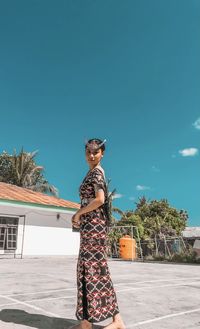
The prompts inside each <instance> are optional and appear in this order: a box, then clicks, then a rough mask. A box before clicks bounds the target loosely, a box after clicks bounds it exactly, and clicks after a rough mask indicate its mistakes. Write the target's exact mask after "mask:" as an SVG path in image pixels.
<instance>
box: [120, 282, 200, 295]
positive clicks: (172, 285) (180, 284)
mask: <svg viewBox="0 0 200 329" xmlns="http://www.w3.org/2000/svg"><path fill="white" fill-rule="evenodd" d="M191 284H198V285H199V284H200V282H197V281H193V282H187V283H177V284H165V285H160V286H151V287H150V286H144V287H133V288H130V287H128V288H126V289H122V290H117V293H118V292H124V291H131V290H142V289H156V288H165V287H178V286H190V285H191Z"/></svg>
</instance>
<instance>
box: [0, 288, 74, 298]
mask: <svg viewBox="0 0 200 329" xmlns="http://www.w3.org/2000/svg"><path fill="white" fill-rule="evenodd" d="M75 289H76V288H75V287H74V288H64V289H56V290H45V291H34V292H26V293H22V294H11V295H2V296H5V297H6V296H8V297H12V296H14V297H15V296H26V295H37V294H49V293H51V292H60V291H67V290H75Z"/></svg>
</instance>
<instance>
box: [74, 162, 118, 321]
mask: <svg viewBox="0 0 200 329" xmlns="http://www.w3.org/2000/svg"><path fill="white" fill-rule="evenodd" d="M105 183H106V182H105V176H104V171H103V168H102V167H100V166H97V167H95V168H94V169H92V170H89V172H88V173H87V175H86V176H85V178H84V180H83V182H82V184H81V185H80V188H79V195H80V199H81V207H84V206H86V205H87V204H88V203H89V202H90V201H91V199H94V198H95V192H96V191H97V190H98V189H103V190H104V191H105ZM107 233H108V229H107V224H106V215H105V212H104V209H103V207H102V206H100V207H99V208H97V209H95V210H93V211H90V212H87V213H85V214H83V215H81V225H80V249H79V255H78V261H77V307H76V312H75V315H76V317H77V319H78V320H83V319H86V320H88V321H90V322H92V323H94V322H100V321H103V320H105V319H107V318H109V317H112V316H113V315H115V314H117V313H119V307H118V302H117V297H116V293H115V290H114V287H113V283H112V280H111V276H110V271H109V268H108V264H107Z"/></svg>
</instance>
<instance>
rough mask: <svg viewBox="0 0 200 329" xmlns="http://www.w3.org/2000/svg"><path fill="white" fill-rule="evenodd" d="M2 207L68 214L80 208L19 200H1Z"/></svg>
mask: <svg viewBox="0 0 200 329" xmlns="http://www.w3.org/2000/svg"><path fill="white" fill-rule="evenodd" d="M0 205H4V206H8V205H10V206H14V207H22V208H27V209H33V208H34V209H35V208H37V209H41V210H48V211H52V212H65V213H66V212H67V213H74V212H76V211H77V210H78V208H69V207H62V206H55V205H46V204H40V203H33V202H24V201H17V200H9V199H0Z"/></svg>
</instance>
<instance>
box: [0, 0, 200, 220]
mask: <svg viewBox="0 0 200 329" xmlns="http://www.w3.org/2000/svg"><path fill="white" fill-rule="evenodd" d="M199 36H200V1H199V0H189V1H188V0H187V1H185V0H166V1H160V0H151V1H149V0H140V1H138V0H137V1H136V0H126V1H123V0H120V1H118V0H112V1H110V0H102V1H100V0H99V1H97V0H84V1H82V0H76V1H74V0H67V1H66V0H58V1H55V0H54V1H50V0H48V1H47V0H42V1H40V0H34V1H33V0H29V1H27V0H23V1H22V0H18V1H15V0H9V1H1V2H0V110H1V120H0V129H1V144H0V151H1V152H2V151H3V150H7V151H8V152H12V151H13V149H14V148H16V149H17V150H18V151H19V150H20V149H21V147H22V146H23V147H24V149H25V150H26V151H33V150H39V155H38V157H37V162H38V164H41V165H44V167H45V169H46V176H47V179H48V180H49V182H50V183H52V184H53V185H55V186H56V187H57V188H58V189H59V191H60V197H62V198H65V199H69V200H73V201H78V202H79V196H78V187H79V184H80V182H81V180H82V179H83V177H84V175H85V173H86V172H87V170H88V167H87V164H86V162H85V156H84V141H85V139H86V138H88V139H89V138H93V137H98V138H106V139H107V151H106V154H105V157H104V160H103V162H102V165H103V167H104V169H105V172H106V175H107V177H108V178H111V179H112V184H111V188H114V187H116V188H117V193H118V198H117V199H115V200H114V204H115V206H118V207H121V208H122V209H123V210H125V209H135V201H137V199H138V197H140V196H142V195H145V196H146V197H147V198H149V199H161V198H167V199H168V200H169V203H170V204H171V205H172V206H174V207H177V208H178V209H185V210H187V211H188V213H189V217H190V219H189V225H192V226H195V225H200V163H199V162H200V161H199V139H200V121H198V119H199V118H200V60H199V59H200V39H199Z"/></svg>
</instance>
